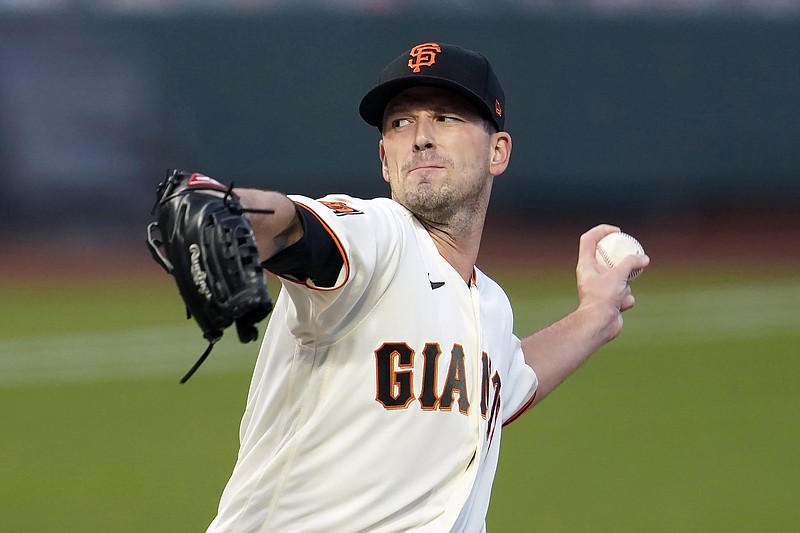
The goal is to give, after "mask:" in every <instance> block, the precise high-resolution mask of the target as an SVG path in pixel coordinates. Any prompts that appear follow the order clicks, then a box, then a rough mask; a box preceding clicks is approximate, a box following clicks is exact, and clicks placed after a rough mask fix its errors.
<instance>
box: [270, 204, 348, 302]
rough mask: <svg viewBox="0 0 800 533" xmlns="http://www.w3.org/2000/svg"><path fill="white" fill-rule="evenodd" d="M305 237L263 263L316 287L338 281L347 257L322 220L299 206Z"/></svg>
mask: <svg viewBox="0 0 800 533" xmlns="http://www.w3.org/2000/svg"><path fill="white" fill-rule="evenodd" d="M295 210H296V211H297V215H298V216H299V217H300V223H301V224H302V225H303V237H302V238H301V239H300V240H299V241H297V242H296V243H294V244H292V245H291V246H288V247H286V248H284V249H283V250H281V251H280V252H278V253H277V254H275V255H274V256H272V257H270V258H269V259H267V260H266V261H264V262H262V263H261V266H263V267H264V268H265V269H267V270H269V271H270V272H272V273H274V274H277V275H279V276H283V277H286V278H289V279H293V280H295V281H299V282H304V281H306V280H308V279H310V280H311V281H312V282H313V283H314V285H315V286H316V287H325V288H330V287H333V286H334V285H335V284H336V280H337V279H338V278H339V272H340V271H341V270H342V266H343V265H344V258H343V257H342V253H341V252H340V251H339V247H338V246H337V245H336V241H335V240H334V238H333V236H332V235H331V234H330V233H329V232H328V230H327V228H326V227H325V226H324V225H323V224H322V222H321V221H320V220H319V219H318V218H317V217H315V216H314V215H313V214H312V213H311V212H310V211H308V210H307V209H303V208H301V207H299V206H298V205H295Z"/></svg>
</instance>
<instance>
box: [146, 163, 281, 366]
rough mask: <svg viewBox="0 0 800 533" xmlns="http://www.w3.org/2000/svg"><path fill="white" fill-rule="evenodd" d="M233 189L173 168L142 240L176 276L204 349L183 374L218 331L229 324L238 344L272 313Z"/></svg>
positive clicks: (161, 186)
mask: <svg viewBox="0 0 800 533" xmlns="http://www.w3.org/2000/svg"><path fill="white" fill-rule="evenodd" d="M244 213H245V210H244V209H243V208H242V206H241V204H240V203H239V199H238V197H237V196H236V195H235V194H234V193H233V186H232V185H231V186H230V187H226V186H225V185H222V184H221V183H219V182H218V181H216V180H213V179H211V178H209V177H207V176H204V175H202V174H197V173H188V172H183V171H178V170H175V171H172V173H171V174H169V175H168V176H167V178H166V179H165V180H164V181H163V182H162V183H161V184H159V186H158V189H157V199H156V204H155V206H154V207H153V214H154V215H155V217H156V221H155V222H152V223H151V224H150V225H149V226H148V228H147V243H148V245H149V247H150V251H151V253H152V254H153V259H155V260H156V262H157V263H159V264H160V265H161V266H162V267H163V268H164V270H166V271H167V272H168V273H169V274H171V275H172V276H173V277H174V278H175V282H176V284H177V286H178V292H179V293H180V295H181V298H183V301H184V303H185V304H186V310H187V314H188V316H189V317H193V318H194V319H195V321H196V322H197V324H198V325H199V326H200V329H201V330H202V331H203V337H205V339H206V340H208V342H209V346H208V349H207V350H206V352H205V353H204V354H203V355H202V356H201V358H200V360H199V361H198V362H197V363H196V364H195V366H194V367H193V368H192V369H191V370H190V371H189V373H188V374H187V375H186V376H185V377H184V379H183V380H182V382H185V381H186V380H187V379H188V378H189V377H190V376H191V375H192V374H193V373H194V371H195V370H196V369H197V367H199V366H200V364H202V362H203V361H204V360H205V358H206V357H207V356H208V354H209V353H210V351H211V348H212V347H213V345H214V344H215V343H216V342H217V341H218V340H219V339H220V338H221V337H222V333H223V331H224V330H225V329H226V328H228V327H229V326H231V325H233V324H236V330H237V333H238V335H239V339H240V340H241V341H242V342H249V341H253V340H255V339H256V338H257V337H258V331H257V330H256V327H255V324H256V323H258V322H260V321H261V320H263V319H264V318H266V317H267V315H268V314H269V313H270V312H271V311H272V299H271V297H270V295H269V292H268V291H267V285H266V279H265V277H264V273H263V271H262V269H261V264H260V261H259V258H258V249H257V248H256V243H255V238H254V235H253V230H252V226H251V225H250V221H249V219H248V218H247V217H246V216H245V215H244Z"/></svg>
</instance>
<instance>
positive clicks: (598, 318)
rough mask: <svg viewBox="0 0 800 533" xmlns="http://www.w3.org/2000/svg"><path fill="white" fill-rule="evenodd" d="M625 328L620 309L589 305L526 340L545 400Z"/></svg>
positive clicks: (524, 344) (540, 396) (527, 353)
mask: <svg viewBox="0 0 800 533" xmlns="http://www.w3.org/2000/svg"><path fill="white" fill-rule="evenodd" d="M621 328H622V317H621V314H620V312H619V310H618V309H615V308H613V307H604V306H585V307H579V308H578V309H577V310H575V311H574V312H572V313H571V314H569V315H567V316H566V317H564V318H563V319H561V320H559V321H558V322H556V323H554V324H553V325H551V326H549V327H547V328H545V329H543V330H541V331H539V332H537V333H535V334H533V335H531V336H530V337H527V338H525V339H523V340H522V350H523V352H524V354H525V361H526V362H527V363H528V365H530V366H531V368H533V370H534V371H535V372H536V376H537V377H538V379H539V386H538V388H537V390H536V401H535V402H534V403H539V402H541V401H542V400H543V399H544V398H545V397H547V396H548V395H549V394H550V393H551V392H553V390H555V388H556V387H558V386H559V385H560V384H561V383H562V382H563V381H564V380H565V379H567V377H569V376H570V375H571V374H572V373H573V372H575V371H576V370H577V369H578V368H579V367H580V366H581V365H582V364H583V363H584V362H586V361H587V360H588V359H589V357H591V356H592V354H594V353H595V352H596V351H597V350H598V349H599V348H600V347H602V346H603V345H604V344H606V343H607V342H609V341H610V340H611V339H613V338H614V337H616V336H617V335H618V334H619V332H620V330H621Z"/></svg>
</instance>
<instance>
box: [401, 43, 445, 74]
mask: <svg viewBox="0 0 800 533" xmlns="http://www.w3.org/2000/svg"><path fill="white" fill-rule="evenodd" d="M441 51H442V49H441V48H440V47H439V45H438V44H437V43H423V44H418V45H417V46H415V47H414V48H412V49H411V51H410V52H409V53H408V55H410V56H411V59H409V60H408V68H410V69H411V71H412V72H419V67H429V66H431V65H433V64H434V63H436V54H437V53H440V52H441Z"/></svg>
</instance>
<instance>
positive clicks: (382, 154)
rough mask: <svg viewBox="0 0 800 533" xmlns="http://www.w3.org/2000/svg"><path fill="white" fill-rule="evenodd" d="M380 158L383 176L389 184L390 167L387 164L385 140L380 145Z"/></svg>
mask: <svg viewBox="0 0 800 533" xmlns="http://www.w3.org/2000/svg"><path fill="white" fill-rule="evenodd" d="M378 157H380V159H381V174H383V180H384V181H385V182H386V183H389V167H388V165H387V164H386V150H385V149H384V147H383V139H381V141H380V142H379V143H378Z"/></svg>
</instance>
